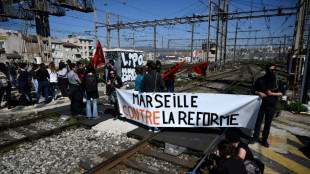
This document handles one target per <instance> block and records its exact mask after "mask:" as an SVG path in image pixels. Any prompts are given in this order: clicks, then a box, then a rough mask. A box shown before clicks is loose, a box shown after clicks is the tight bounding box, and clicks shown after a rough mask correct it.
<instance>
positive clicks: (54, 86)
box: [50, 82, 57, 99]
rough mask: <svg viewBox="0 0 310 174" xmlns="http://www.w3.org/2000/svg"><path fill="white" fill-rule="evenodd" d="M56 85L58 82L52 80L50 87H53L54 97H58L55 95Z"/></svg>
mask: <svg viewBox="0 0 310 174" xmlns="http://www.w3.org/2000/svg"><path fill="white" fill-rule="evenodd" d="M56 85H57V83H55V82H51V83H50V87H51V89H52V99H56V97H55V95H56V94H55V89H56Z"/></svg>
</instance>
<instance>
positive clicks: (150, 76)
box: [140, 60, 167, 132]
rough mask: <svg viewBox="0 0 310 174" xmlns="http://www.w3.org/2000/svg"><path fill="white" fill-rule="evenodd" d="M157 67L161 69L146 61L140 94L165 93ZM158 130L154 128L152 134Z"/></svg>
mask: <svg viewBox="0 0 310 174" xmlns="http://www.w3.org/2000/svg"><path fill="white" fill-rule="evenodd" d="M157 67H161V66H160V65H157V66H156V64H155V63H154V62H153V61H150V60H149V61H147V63H146V65H145V69H146V71H147V72H146V74H145V76H144V77H143V79H142V82H141V85H140V89H141V92H154V93H155V92H166V91H167V89H166V86H165V82H164V80H163V78H162V76H161V74H160V73H159V71H160V69H158V68H157ZM148 131H152V128H151V127H149V128H148ZM158 131H159V129H158V128H157V127H154V132H158Z"/></svg>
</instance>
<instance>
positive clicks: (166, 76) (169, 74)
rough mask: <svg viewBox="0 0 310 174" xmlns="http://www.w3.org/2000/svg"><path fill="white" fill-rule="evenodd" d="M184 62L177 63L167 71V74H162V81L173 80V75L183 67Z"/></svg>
mask: <svg viewBox="0 0 310 174" xmlns="http://www.w3.org/2000/svg"><path fill="white" fill-rule="evenodd" d="M184 62H185V60H184V61H182V62H179V63H177V64H176V65H174V66H173V67H171V68H169V70H168V71H167V72H165V73H164V74H162V75H161V76H162V77H163V79H164V80H165V81H169V80H171V79H172V78H173V76H174V75H175V73H177V71H178V69H179V68H180V67H181V65H183V63H184Z"/></svg>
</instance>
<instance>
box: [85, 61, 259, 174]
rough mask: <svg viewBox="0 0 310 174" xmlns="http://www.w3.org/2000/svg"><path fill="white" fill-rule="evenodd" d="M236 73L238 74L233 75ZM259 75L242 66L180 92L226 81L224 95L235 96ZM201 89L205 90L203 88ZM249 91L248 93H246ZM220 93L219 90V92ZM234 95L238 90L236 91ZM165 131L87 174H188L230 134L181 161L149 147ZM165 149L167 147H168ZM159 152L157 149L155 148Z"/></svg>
mask: <svg viewBox="0 0 310 174" xmlns="http://www.w3.org/2000/svg"><path fill="white" fill-rule="evenodd" d="M231 73H235V74H231ZM257 73H259V72H255V70H254V68H253V67H251V66H248V65H243V67H242V69H240V70H234V71H231V72H229V74H228V75H227V72H223V73H218V74H215V75H213V76H212V77H209V79H210V80H209V81H205V82H193V84H195V83H197V84H196V85H193V86H191V87H189V88H187V89H183V90H181V91H182V92H185V91H190V92H192V91H193V90H195V91H199V92H201V91H200V90H202V91H205V89H206V88H205V87H204V86H206V85H211V83H219V82H220V81H219V80H218V79H219V78H220V79H226V80H227V81H228V82H230V83H228V84H226V83H227V82H226V83H225V85H224V88H222V91H221V93H233V92H232V91H233V90H235V88H237V87H238V86H240V85H241V84H243V83H249V84H253V83H254V80H255V78H254V76H255V75H256V74H257ZM251 86H252V85H244V86H242V87H241V88H242V89H241V90H237V91H238V92H240V91H242V92H243V93H242V94H245V93H249V92H250V91H251ZM201 88H202V89H201ZM245 88H248V89H247V90H244V89H245ZM217 91H220V90H217ZM234 92H235V91H234ZM164 131H165V130H162V131H161V132H159V133H156V134H152V135H150V136H149V137H146V138H144V139H143V140H141V141H140V142H139V143H137V144H135V145H134V146H132V147H130V148H128V149H127V150H125V151H123V152H121V153H118V154H116V155H114V156H111V157H110V158H108V159H107V160H105V161H103V162H102V163H100V164H98V165H96V166H95V167H93V168H91V169H90V170H88V171H86V172H85V173H86V174H97V173H119V172H121V171H130V172H129V173H140V172H142V173H152V174H157V173H164V174H165V173H187V172H189V171H194V172H196V171H197V170H199V168H200V167H201V165H202V164H203V163H204V161H205V159H206V158H207V157H208V155H209V154H210V153H211V152H212V151H213V150H214V149H215V148H216V146H217V144H218V143H219V142H220V140H222V139H223V137H224V136H225V133H226V132H227V131H228V128H226V129H222V130H221V133H219V134H218V135H217V136H215V137H214V138H213V140H212V141H211V142H210V144H207V145H206V147H209V148H208V150H207V152H206V153H205V154H203V155H201V154H200V155H197V154H195V155H190V154H187V155H188V157H187V158H185V159H184V158H182V156H181V155H180V156H172V155H169V154H166V151H165V150H164V149H159V150H153V149H152V148H150V146H153V143H152V140H153V139H154V138H155V137H156V136H159V135H160V134H161V133H163V132H164ZM165 148H166V147H165ZM155 149H156V148H155ZM148 158H156V159H157V160H159V161H162V162H164V163H167V165H168V166H169V169H171V170H169V169H167V168H166V169H162V168H158V167H156V165H155V164H148V163H147V162H145V161H147V160H146V159H148Z"/></svg>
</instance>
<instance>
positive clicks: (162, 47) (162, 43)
mask: <svg viewBox="0 0 310 174" xmlns="http://www.w3.org/2000/svg"><path fill="white" fill-rule="evenodd" d="M161 49H162V50H164V36H161Z"/></svg>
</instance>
